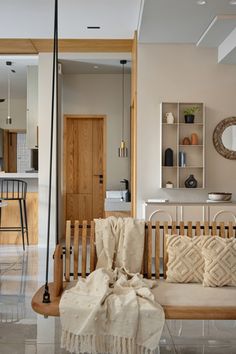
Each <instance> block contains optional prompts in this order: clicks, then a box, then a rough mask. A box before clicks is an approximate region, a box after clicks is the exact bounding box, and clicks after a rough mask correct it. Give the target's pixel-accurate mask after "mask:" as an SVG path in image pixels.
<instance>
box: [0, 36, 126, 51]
mask: <svg viewBox="0 0 236 354" xmlns="http://www.w3.org/2000/svg"><path fill="white" fill-rule="evenodd" d="M58 42H59V52H61V53H62V52H64V53H68V52H70V53H98V52H99V53H119V52H120V53H129V52H131V51H132V42H133V40H132V39H77V38H75V39H71V38H66V39H59V40H58ZM52 51H53V39H51V38H37V39H36V38H31V39H28V38H2V39H0V54H38V53H50V52H52Z"/></svg>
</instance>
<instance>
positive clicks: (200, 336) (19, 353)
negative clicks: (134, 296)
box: [0, 246, 236, 354]
mask: <svg viewBox="0 0 236 354" xmlns="http://www.w3.org/2000/svg"><path fill="white" fill-rule="evenodd" d="M52 252H53V250H51V255H52ZM45 257H46V250H45V249H44V248H38V247H35V246H30V247H28V249H27V251H25V252H23V250H22V247H20V246H19V247H17V246H1V247H0V354H8V353H9V354H66V351H64V350H62V349H60V319H59V318H47V319H45V318H44V317H43V316H40V315H37V314H36V313H34V312H33V311H32V309H31V298H32V295H33V294H34V292H35V291H36V290H37V289H38V287H40V286H41V285H42V284H43V283H44V281H45ZM50 259H52V257H50ZM50 269H51V270H52V263H51V266H50ZM49 279H51V274H50V275H49ZM159 353H161V354H165V353H169V354H170V353H171V354H172V353H182V354H185V353H186V354H192V353H193V354H195V353H196V354H197V353H202V354H203V353H204V354H206V353H221V354H223V353H224V354H235V353H236V321H176V320H175V321H174V320H172V321H170V320H169V321H166V324H165V327H164V330H163V334H162V338H161V341H160V351H159Z"/></svg>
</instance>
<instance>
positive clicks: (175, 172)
mask: <svg viewBox="0 0 236 354" xmlns="http://www.w3.org/2000/svg"><path fill="white" fill-rule="evenodd" d="M193 106H194V107H198V112H197V113H195V117H194V122H193V123H186V122H185V117H184V111H185V110H186V109H188V108H191V107H193ZM170 112H171V113H172V114H173V116H174V123H172V124H171V123H167V120H166V114H167V113H170ZM160 114H161V119H160V121H161V129H160V132H161V137H160V141H161V178H160V181H161V183H160V188H166V183H167V182H171V183H172V184H173V188H174V189H180V188H184V189H190V188H186V187H185V181H186V179H187V178H188V177H189V176H190V175H194V178H195V179H196V180H197V187H196V188H198V189H203V188H205V107H204V104H203V103H199V102H188V103H184V102H162V103H161V107H160ZM192 134H196V135H197V138H198V141H197V143H196V144H192V143H191V135H192ZM184 138H188V139H189V140H190V144H189V145H185V144H184V143H183V140H184ZM168 148H170V149H171V150H172V151H173V166H166V165H165V151H166V149H168ZM181 152H183V154H184V156H185V163H184V164H182V165H181V161H180V156H179V154H180V153H181ZM196 188H194V189H196Z"/></svg>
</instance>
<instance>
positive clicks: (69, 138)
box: [65, 119, 75, 193]
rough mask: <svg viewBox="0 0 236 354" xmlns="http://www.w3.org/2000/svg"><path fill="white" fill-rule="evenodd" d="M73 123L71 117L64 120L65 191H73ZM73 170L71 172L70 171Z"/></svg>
mask: <svg viewBox="0 0 236 354" xmlns="http://www.w3.org/2000/svg"><path fill="white" fill-rule="evenodd" d="M73 131H74V124H73V119H68V120H67V122H66V132H67V134H66V142H65V143H66V156H65V157H66V170H65V171H66V192H67V193H73V192H74V176H75V174H74V137H73ZM70 172H71V173H70ZM72 172H73V173H72Z"/></svg>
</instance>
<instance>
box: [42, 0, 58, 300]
mask: <svg viewBox="0 0 236 354" xmlns="http://www.w3.org/2000/svg"><path fill="white" fill-rule="evenodd" d="M55 86H56V90H55ZM55 91H56V103H55V100H54V98H55ZM54 104H55V106H56V135H57V136H56V173H57V177H56V179H57V178H58V153H57V151H58V1H57V0H55V9H54V40H53V72H52V106H51V134H50V160H49V189H48V223H47V255H46V279H45V286H44V294H43V302H44V303H50V302H51V301H50V293H49V288H48V271H49V245H50V220H51V195H52V158H53V127H54ZM58 219H59V218H58V182H56V239H57V243H58Z"/></svg>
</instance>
